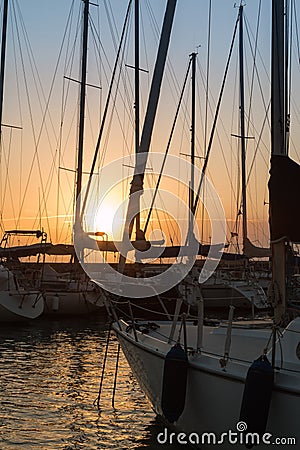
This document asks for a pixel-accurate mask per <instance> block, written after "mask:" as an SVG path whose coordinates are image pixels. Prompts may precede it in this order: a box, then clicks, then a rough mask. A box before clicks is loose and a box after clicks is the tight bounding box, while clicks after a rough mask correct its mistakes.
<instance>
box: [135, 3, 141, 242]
mask: <svg viewBox="0 0 300 450" xmlns="http://www.w3.org/2000/svg"><path fill="white" fill-rule="evenodd" d="M139 4H140V2H139V0H135V4H134V22H135V24H134V45H135V51H134V84H135V87H134V89H135V104H134V106H135V153H136V155H137V154H138V153H139V146H140V27H139V23H140V21H139ZM136 162H137V161H136ZM135 227H136V239H138V238H139V236H138V235H139V230H140V228H141V224H140V207H139V208H138V212H137V215H136V218H135Z"/></svg>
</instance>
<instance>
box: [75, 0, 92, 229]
mask: <svg viewBox="0 0 300 450" xmlns="http://www.w3.org/2000/svg"><path fill="white" fill-rule="evenodd" d="M82 1H83V2H84V12H83V34H82V59H81V80H80V109H79V133H78V154H77V179H76V200H77V202H76V210H75V224H76V225H79V223H80V208H81V201H80V193H81V188H82V161H83V139H84V114H85V98H86V72H87V48H88V24H89V0H82Z"/></svg>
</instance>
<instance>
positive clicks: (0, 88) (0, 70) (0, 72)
mask: <svg viewBox="0 0 300 450" xmlns="http://www.w3.org/2000/svg"><path fill="white" fill-rule="evenodd" d="M7 10H8V0H4V5H3V21H2V41H1V63H0V64H1V66H0V145H1V137H2V111H3V92H4V72H5V56H6V35H7Z"/></svg>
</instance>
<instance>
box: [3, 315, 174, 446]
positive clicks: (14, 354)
mask: <svg viewBox="0 0 300 450" xmlns="http://www.w3.org/2000/svg"><path fill="white" fill-rule="evenodd" d="M106 337H107V326H106V324H105V323H103V322H101V321H97V320H95V319H90V320H88V321H87V320H86V319H82V320H80V321H78V319H76V321H74V322H73V321H72V320H67V321H66V320H64V321H52V322H51V321H46V320H41V321H40V320H39V321H35V322H33V323H31V324H30V325H23V324H22V325H21V326H20V324H18V326H16V324H12V325H11V326H10V327H9V326H5V327H4V328H2V329H1V331H0V354H1V360H0V394H1V399H0V448H1V450H2V449H3V450H16V448H17V447H18V448H22V449H24V450H46V449H51V450H59V449H63V450H76V449H80V450H83V449H84V450H89V449H120V450H121V449H137V448H149V449H156V448H157V449H159V448H161V447H162V446H159V445H157V443H156V435H157V433H159V432H160V431H161V430H162V428H161V426H160V425H159V424H158V422H157V420H156V419H155V415H154V413H153V411H152V410H151V408H150V405H149V403H148V402H147V401H146V399H145V397H144V395H143V394H142V392H141V391H140V389H139V387H138V385H137V383H136V381H135V379H134V377H133V375H132V373H131V371H130V369H129V367H128V365H127V362H126V360H125V358H124V356H123V355H122V354H121V355H120V361H119V370H118V379H117V391H116V396H115V407H116V409H113V408H112V405H111V402H112V389H113V381H114V374H115V364H116V352H117V342H116V340H115V339H112V340H111V343H110V347H109V353H108V360H107V366H106V371H105V379H104V383H103V388H102V395H101V405H100V406H101V411H98V409H97V407H96V406H95V400H96V399H97V396H98V389H99V380H100V375H101V368H102V361H103V355H104V350H105V345H106ZM163 448H164V450H165V449H167V448H168V446H163ZM169 448H170V449H172V450H176V447H175V446H172V447H171V446H170V447H169Z"/></svg>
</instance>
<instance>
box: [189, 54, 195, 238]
mask: <svg viewBox="0 0 300 450" xmlns="http://www.w3.org/2000/svg"><path fill="white" fill-rule="evenodd" d="M190 56H191V61H192V102H191V109H192V110H191V181H190V189H189V210H190V213H189V214H190V220H189V239H190V238H191V237H192V233H193V217H192V214H193V213H192V211H193V210H194V197H195V196H194V190H195V122H196V101H195V99H196V56H197V53H192V54H191V55H190Z"/></svg>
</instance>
